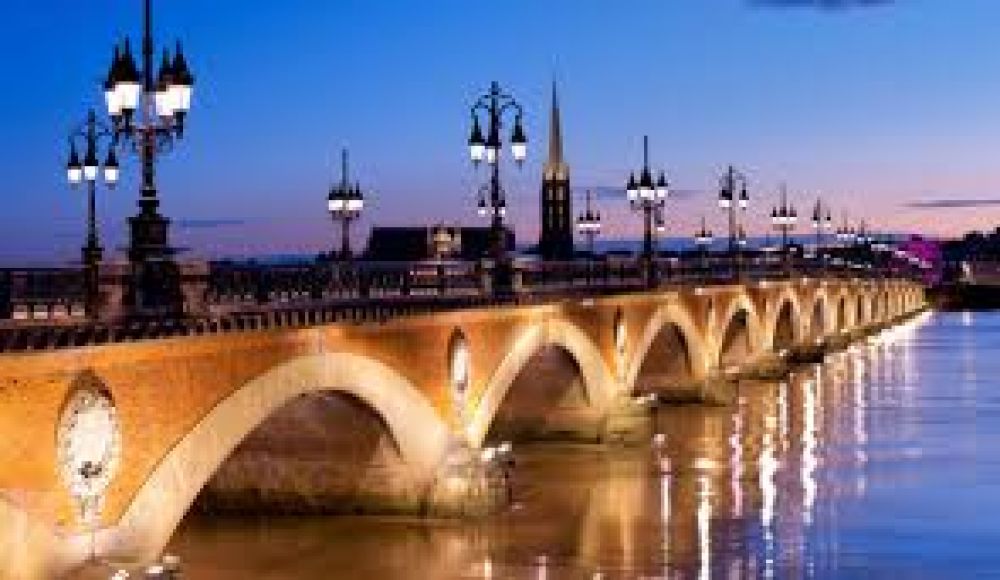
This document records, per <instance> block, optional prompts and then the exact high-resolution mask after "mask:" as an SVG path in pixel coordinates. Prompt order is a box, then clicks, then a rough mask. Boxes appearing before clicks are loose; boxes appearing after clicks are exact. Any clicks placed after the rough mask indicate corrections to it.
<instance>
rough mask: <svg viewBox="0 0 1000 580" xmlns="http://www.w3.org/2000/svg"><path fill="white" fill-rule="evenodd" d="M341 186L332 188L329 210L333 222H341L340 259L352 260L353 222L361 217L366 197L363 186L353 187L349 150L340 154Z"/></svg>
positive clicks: (328, 201) (328, 200) (328, 202)
mask: <svg viewBox="0 0 1000 580" xmlns="http://www.w3.org/2000/svg"><path fill="white" fill-rule="evenodd" d="M340 172H341V173H340V176H341V177H340V185H336V186H334V187H332V188H330V195H329V196H328V197H327V202H326V203H327V210H328V211H329V212H330V216H331V217H332V218H333V221H335V222H337V221H339V222H340V235H341V238H340V254H339V256H340V259H341V260H344V261H347V260H350V259H351V222H352V221H354V220H356V219H358V217H360V216H361V211H362V210H363V209H364V207H365V196H364V194H363V193H362V192H361V185H360V184H357V183H356V184H354V187H351V184H350V181H349V180H348V172H347V149H344V150H343V151H342V152H341V154H340Z"/></svg>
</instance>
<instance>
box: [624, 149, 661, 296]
mask: <svg viewBox="0 0 1000 580" xmlns="http://www.w3.org/2000/svg"><path fill="white" fill-rule="evenodd" d="M625 195H626V197H627V198H628V203H629V207H630V208H632V210H633V211H640V212H642V215H643V237H642V260H643V262H644V266H645V277H646V284H647V285H648V286H650V287H652V286H654V285H656V263H655V257H656V256H655V251H654V247H653V228H654V226H655V227H656V230H657V231H658V232H662V231H663V230H664V229H665V228H664V220H663V209H664V207H665V206H666V200H667V196H668V195H669V189H668V186H667V177H666V174H664V173H663V172H662V171H660V176H659V178H657V180H656V181H655V182H654V181H653V173H652V171H651V170H650V169H649V137H648V136H644V137H643V138H642V169H641V170H640V172H639V179H638V180H636V178H635V173H630V174H629V176H628V183H627V184H626V185H625Z"/></svg>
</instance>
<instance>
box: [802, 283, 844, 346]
mask: <svg viewBox="0 0 1000 580" xmlns="http://www.w3.org/2000/svg"><path fill="white" fill-rule="evenodd" d="M836 324H837V312H835V311H834V310H833V307H831V305H830V298H829V297H828V296H827V294H826V292H825V291H823V290H817V292H816V294H815V295H814V296H813V301H812V308H810V311H809V338H810V339H811V340H822V339H824V338H826V336H827V335H828V334H829V333H830V332H832V331H836V328H835V326H836Z"/></svg>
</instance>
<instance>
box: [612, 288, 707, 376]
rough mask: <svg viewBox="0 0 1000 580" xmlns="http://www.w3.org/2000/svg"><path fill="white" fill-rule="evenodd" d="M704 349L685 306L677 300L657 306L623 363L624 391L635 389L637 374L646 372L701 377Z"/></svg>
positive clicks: (702, 340)
mask: <svg viewBox="0 0 1000 580" xmlns="http://www.w3.org/2000/svg"><path fill="white" fill-rule="evenodd" d="M708 350H709V349H708V347H707V344H706V341H705V338H704V336H703V335H702V333H701V332H699V330H698V326H697V324H696V323H695V321H694V318H693V317H692V316H691V313H690V311H689V310H687V309H685V308H683V307H682V306H680V305H679V304H677V303H671V304H667V305H665V306H662V307H660V308H658V309H657V310H656V312H655V313H654V314H653V316H652V317H651V318H650V320H649V322H648V323H647V324H646V326H645V328H644V329H643V331H642V335H641V337H640V338H639V341H638V344H637V345H636V348H635V352H634V354H633V357H632V360H631V362H630V363H629V365H628V367H627V371H626V378H625V385H626V387H627V389H628V392H630V393H632V392H635V391H636V390H637V389H638V388H639V387H640V385H639V384H638V382H639V381H640V378H641V377H642V376H643V375H645V374H647V373H654V374H671V375H686V376H682V377H681V376H675V377H674V378H684V379H691V380H698V379H701V378H703V377H704V376H705V374H706V373H707V372H708V369H709V368H710V367H711V361H710V359H709V356H708ZM678 367H683V368H678Z"/></svg>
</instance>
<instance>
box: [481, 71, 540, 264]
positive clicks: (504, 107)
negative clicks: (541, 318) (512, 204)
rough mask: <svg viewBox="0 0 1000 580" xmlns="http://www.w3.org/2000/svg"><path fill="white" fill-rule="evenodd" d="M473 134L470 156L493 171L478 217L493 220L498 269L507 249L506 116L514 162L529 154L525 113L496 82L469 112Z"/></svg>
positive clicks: (493, 249) (493, 250) (493, 254)
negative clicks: (503, 177) (502, 164)
mask: <svg viewBox="0 0 1000 580" xmlns="http://www.w3.org/2000/svg"><path fill="white" fill-rule="evenodd" d="M470 113H471V115H472V131H471V134H470V135H469V155H470V156H471V158H472V163H473V164H474V165H475V166H477V167H478V166H479V164H480V163H482V161H483V160H484V159H485V161H486V164H487V165H489V168H490V180H489V182H488V183H486V184H485V185H483V187H481V188H480V190H479V200H478V210H479V215H481V216H483V217H489V218H490V257H492V258H493V259H494V260H495V261H496V262H497V264H496V265H497V267H499V266H500V265H501V262H503V261H505V260H506V257H507V256H506V254H507V247H506V241H507V240H506V236H505V232H504V225H503V222H504V217H505V216H506V215H507V200H506V195H505V192H504V189H503V186H502V185H501V183H500V157H501V153H502V151H503V140H502V139H501V136H500V132H501V129H502V128H503V117H504V115H505V114H513V115H514V128H513V131H512V132H511V136H510V150H511V155H513V157H514V161H515V162H517V164H518V166H520V165H521V164H522V163H523V162H524V159H525V157H526V156H527V153H528V140H527V139H526V138H525V136H524V127H523V125H522V122H523V117H524V111H523V110H522V109H521V105H520V104H519V103H518V102H517V101H515V100H514V97H512V96H510V95H509V94H507V93H505V92H503V91H502V90H501V89H500V85H499V84H498V83H496V82H493V83H492V84H491V85H490V90H489V92H487V93H486V94H484V95H482V96H480V97H479V99H478V100H476V103H475V104H474V105H473V106H472V109H471V111H470ZM483 115H485V117H486V126H487V132H488V133H487V135H486V136H485V137H484V136H483V130H482V125H481V124H480V117H481V116H483Z"/></svg>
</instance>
